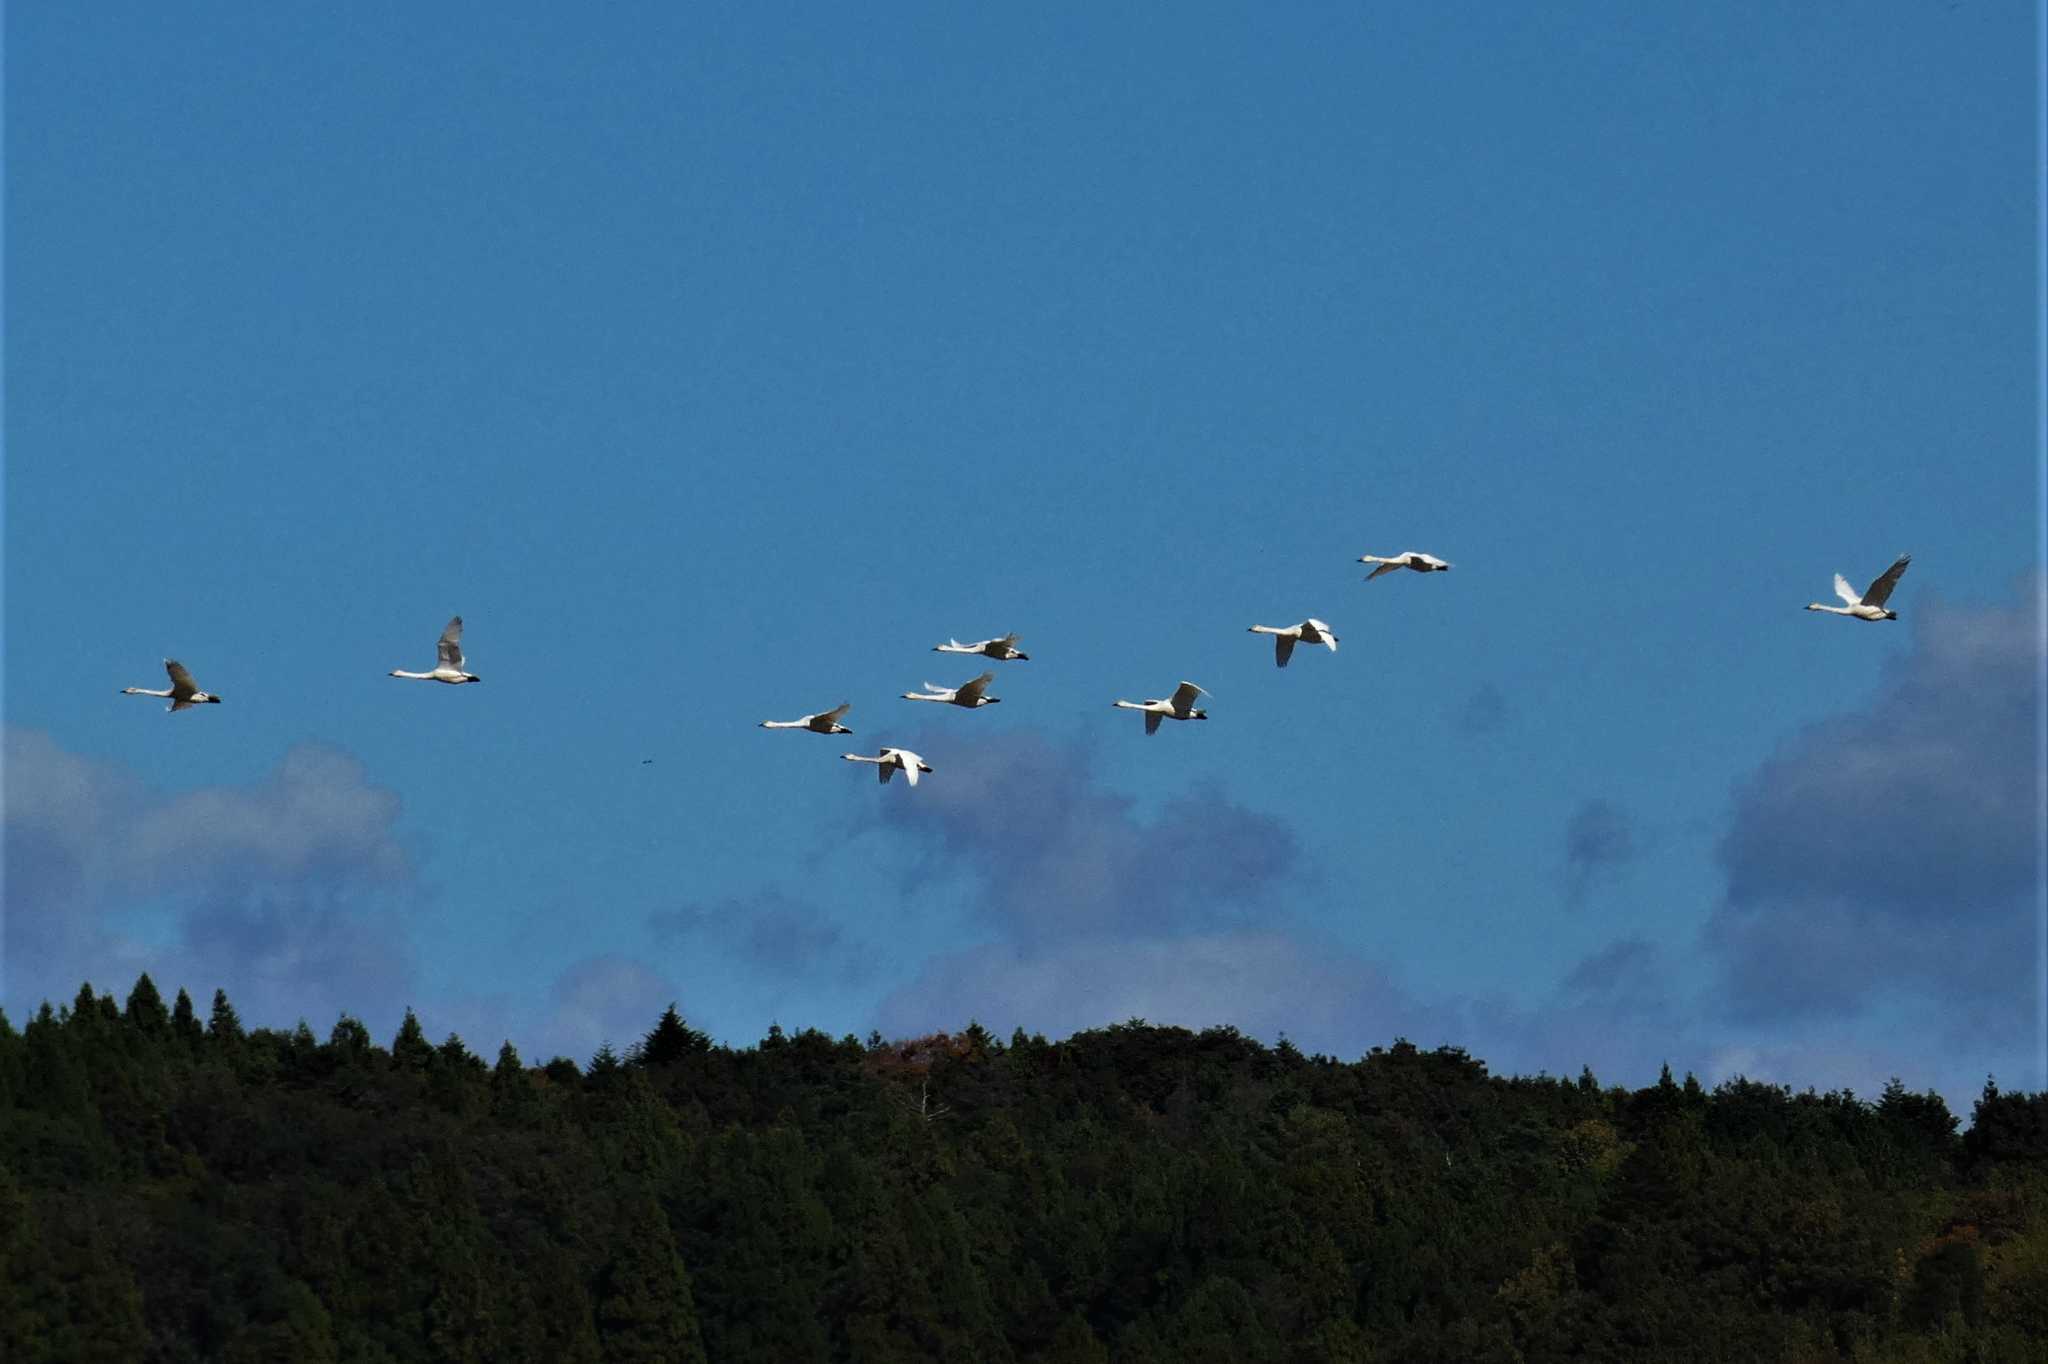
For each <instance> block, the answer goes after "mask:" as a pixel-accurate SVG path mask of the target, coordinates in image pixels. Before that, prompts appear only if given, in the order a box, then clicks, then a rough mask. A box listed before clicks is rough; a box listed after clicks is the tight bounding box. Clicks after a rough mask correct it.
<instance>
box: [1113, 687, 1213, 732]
mask: <svg viewBox="0 0 2048 1364" xmlns="http://www.w3.org/2000/svg"><path fill="white" fill-rule="evenodd" d="M1208 694H1209V693H1207V692H1205V691H1203V690H1202V689H1201V688H1200V687H1198V686H1196V685H1195V684H1194V683H1192V682H1183V683H1181V684H1180V685H1179V686H1178V687H1175V688H1174V689H1173V695H1172V696H1170V697H1168V698H1167V699H1166V700H1164V701H1116V702H1113V703H1112V704H1113V705H1115V706H1116V708H1117V709H1119V710H1142V711H1144V712H1145V732H1146V733H1147V734H1157V733H1158V732H1159V722H1160V721H1161V720H1206V719H1208V718H1209V712H1208V711H1206V710H1196V709H1195V698H1196V697H1197V696H1207V695H1208Z"/></svg>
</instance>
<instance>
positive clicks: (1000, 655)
mask: <svg viewBox="0 0 2048 1364" xmlns="http://www.w3.org/2000/svg"><path fill="white" fill-rule="evenodd" d="M932 652H933V653H935V654H983V655H986V656H987V657H989V658H997V659H1002V660H1003V661H1005V662H1008V661H1009V660H1011V659H1015V660H1017V661H1018V662H1020V663H1029V662H1030V661H1031V655H1030V654H1027V653H1025V652H1024V651H1023V650H1022V649H1019V648H1018V647H1017V636H1016V635H1014V634H1008V635H1004V636H1003V637H1002V638H1001V639H984V640H981V641H979V642H977V643H974V644H962V643H961V642H960V641H959V640H957V639H949V640H947V641H946V642H945V643H944V644H934V645H932Z"/></svg>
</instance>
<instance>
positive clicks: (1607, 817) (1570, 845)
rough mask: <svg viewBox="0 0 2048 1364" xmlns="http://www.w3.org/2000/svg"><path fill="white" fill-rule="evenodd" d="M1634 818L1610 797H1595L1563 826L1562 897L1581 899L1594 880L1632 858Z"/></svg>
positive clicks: (1581, 806) (1574, 901) (1584, 896)
mask: <svg viewBox="0 0 2048 1364" xmlns="http://www.w3.org/2000/svg"><path fill="white" fill-rule="evenodd" d="M1636 850H1637V839H1636V829H1635V821H1634V820H1633V819H1632V818H1630V816H1629V813H1628V812H1627V811H1626V810H1624V809H1622V808H1621V807H1620V806H1619V805H1616V804H1615V803H1614V802H1613V801H1611V800H1607V799H1605V798H1603V797H1595V798H1594V799H1592V800H1588V801H1586V802H1584V803H1583V804H1581V805H1580V806H1579V808H1578V809H1576V810H1574V811H1572V816H1571V818H1570V819H1568V820H1566V821H1565V826H1564V878H1565V898H1566V899H1567V901H1568V902H1569V903H1571V904H1574V905H1577V904H1580V903H1582V902H1583V901H1584V900H1585V898H1586V895H1587V892H1589V891H1590V890H1591V889H1592V888H1593V886H1594V885H1595V884H1596V883H1597V881H1598V880H1599V879H1600V878H1601V877H1603V876H1608V875H1611V874H1613V873H1614V872H1615V871H1617V870H1619V869H1620V868H1622V867H1625V866H1627V865H1628V864H1629V863H1630V862H1632V861H1634V860H1635V856H1636Z"/></svg>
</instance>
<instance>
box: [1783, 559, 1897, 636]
mask: <svg viewBox="0 0 2048 1364" xmlns="http://www.w3.org/2000/svg"><path fill="white" fill-rule="evenodd" d="M1912 562H1913V556H1912V555H1910V554H1901V555H1900V556H1899V557H1898V558H1896V559H1894V560H1892V566H1891V567H1890V568H1888V569H1886V570H1885V571H1884V572H1882V573H1880V574H1878V575H1877V581H1876V582H1874V583H1872V584H1871V585H1870V586H1869V587H1868V588H1866V589H1864V592H1863V595H1862V596H1860V597H1859V596H1857V595H1856V594H1855V593H1854V592H1853V591H1851V590H1850V589H1849V580H1848V579H1847V578H1845V577H1843V576H1842V575H1841V574H1839V573H1837V574H1836V575H1835V595H1836V596H1838V597H1840V598H1841V599H1842V602H1843V604H1842V605H1841V606H1823V605H1821V603H1819V602H1817V601H1812V602H1808V603H1807V604H1806V609H1807V610H1809V611H1825V612H1827V613H1828V614H1829V615H1831V616H1854V617H1856V619H1858V620H1897V619H1898V618H1899V613H1898V612H1896V611H1890V610H1887V609H1885V603H1886V602H1888V601H1890V600H1891V599H1892V589H1893V588H1895V587H1897V586H1898V585H1899V579H1900V577H1901V576H1903V575H1904V573H1905V571H1906V565H1907V564H1910V563H1912Z"/></svg>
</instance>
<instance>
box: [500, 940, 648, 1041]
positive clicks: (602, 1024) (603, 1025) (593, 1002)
mask: <svg viewBox="0 0 2048 1364" xmlns="http://www.w3.org/2000/svg"><path fill="white" fill-rule="evenodd" d="M675 998H676V988H675V986H674V985H672V984H670V983H669V981H668V979H667V978H666V977H664V976H662V975H660V974H659V973H657V972H655V971H654V970H652V969H650V968H649V967H647V966H646V965H644V964H643V963H641V962H637V961H634V960H632V959H631V958H630V957H622V956H618V955H615V954H605V955H602V956H595V957H586V958H584V959H583V960H582V961H579V962H576V963H574V964H572V965H571V966H569V967H568V968H567V969H565V970H564V971H563V972H562V973H561V974H560V975H559V976H557V977H556V978H555V983H554V987H553V989H552V990H551V991H550V992H549V998H548V1003H549V1010H548V1014H547V1017H546V1019H545V1021H544V1022H542V1023H541V1024H540V1025H539V1026H538V1027H537V1028H536V1027H534V1026H533V1024H532V1023H530V1022H524V1021H523V1028H524V1030H525V1031H526V1032H527V1033H528V1035H530V1036H535V1037H537V1038H538V1039H539V1040H540V1043H541V1045H540V1047H539V1048H537V1049H536V1055H535V1058H534V1059H539V1052H541V1051H545V1052H547V1053H549V1054H566V1055H568V1056H571V1057H573V1058H575V1059H576V1060H577V1061H578V1062H583V1061H587V1060H589V1059H590V1056H591V1055H592V1053H594V1052H595V1051H596V1050H597V1049H598V1047H599V1046H600V1045H602V1044H603V1043H605V1042H610V1043H611V1044H612V1050H614V1051H616V1052H617V1053H618V1054H619V1055H620V1056H622V1057H623V1056H624V1055H625V1054H626V1051H627V1049H628V1048H630V1047H631V1046H632V1045H633V1044H634V1043H635V1042H637V1041H639V1040H640V1038H641V1037H642V1036H644V1035H645V1034H646V1032H647V1030H648V1029H650V1028H652V1027H653V1026H654V1023H655V1020H656V1019H658V1018H659V1017H660V1016H661V1011H662V1010H663V1009H665V1008H667V1007H668V1005H669V1003H670V1001H672V1000H674V999H675Z"/></svg>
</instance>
